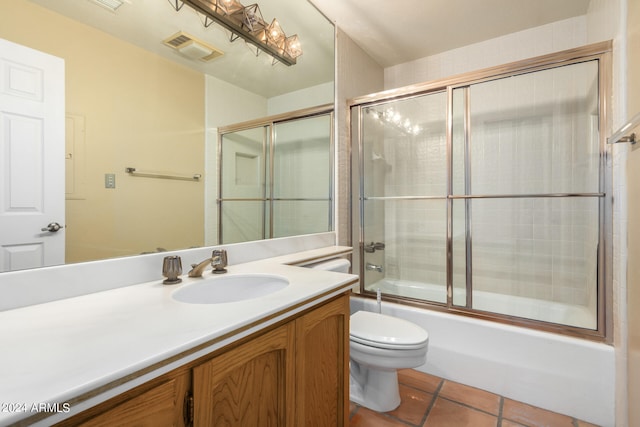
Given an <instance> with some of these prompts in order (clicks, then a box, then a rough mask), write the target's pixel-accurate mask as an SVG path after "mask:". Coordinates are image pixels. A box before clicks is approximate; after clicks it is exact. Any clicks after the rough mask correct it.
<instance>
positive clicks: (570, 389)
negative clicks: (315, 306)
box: [351, 296, 615, 427]
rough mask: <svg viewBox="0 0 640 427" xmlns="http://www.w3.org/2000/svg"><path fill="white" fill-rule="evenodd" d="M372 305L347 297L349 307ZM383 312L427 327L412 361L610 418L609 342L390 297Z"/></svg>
mask: <svg viewBox="0 0 640 427" xmlns="http://www.w3.org/2000/svg"><path fill="white" fill-rule="evenodd" d="M358 310H367V311H377V304H376V301H375V300H374V299H369V298H362V297H358V296H354V297H352V299H351V311H352V312H355V311H358ZM382 312H383V313H385V314H390V315H392V316H396V317H400V318H403V319H407V320H409V321H412V322H414V323H416V324H418V325H420V326H422V327H423V328H424V329H426V330H427V331H428V332H429V349H428V352H427V363H425V364H424V365H423V366H421V367H419V368H417V369H418V370H420V371H423V372H426V373H429V374H432V375H437V376H439V377H443V378H446V379H449V380H452V381H456V382H461V383H464V384H467V385H470V386H473V387H477V388H481V389H484V390H487V391H491V392H493V393H497V394H500V395H503V396H505V397H508V398H511V399H514V400H518V401H522V402H525V403H528V404H531V405H535V406H538V407H541V408H545V409H548V410H551V411H555V412H559V413H563V414H566V415H571V416H574V417H576V418H579V419H581V420H584V421H587V422H590V423H594V424H597V425H601V426H611V427H613V426H614V425H615V421H614V420H615V398H614V397H615V383H614V379H615V356H614V350H613V347H611V346H609V345H606V344H600V343H594V342H591V341H588V340H581V339H577V338H572V337H566V336H562V335H557V334H551V333H546V332H540V331H536V330H530V329H526V328H520V327H516V326H510V325H504V324H500V323H494V322H489V321H483V320H477V319H472V318H468V317H465V316H457V315H453V314H449V313H442V312H437V311H432V310H425V309H419V308H415V307H411V306H406V305H400V304H395V303H390V302H383V303H382Z"/></svg>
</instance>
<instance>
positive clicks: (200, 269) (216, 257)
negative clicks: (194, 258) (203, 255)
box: [188, 249, 227, 277]
mask: <svg viewBox="0 0 640 427" xmlns="http://www.w3.org/2000/svg"><path fill="white" fill-rule="evenodd" d="M208 265H211V267H213V270H211V272H212V273H215V274H221V273H226V272H227V270H226V268H225V267H226V266H227V251H225V250H224V249H214V250H213V252H211V258H207V259H205V260H204V261H202V262H200V263H198V264H191V270H190V271H189V273H188V274H189V277H202V273H204V269H205V268H207V266H208Z"/></svg>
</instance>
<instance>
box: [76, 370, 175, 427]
mask: <svg viewBox="0 0 640 427" xmlns="http://www.w3.org/2000/svg"><path fill="white" fill-rule="evenodd" d="M185 393H186V388H185V386H184V381H183V380H182V379H181V378H177V379H172V380H169V381H167V382H165V383H163V384H161V385H159V386H157V387H154V388H152V389H151V390H148V391H146V392H144V393H141V394H138V395H135V396H133V393H132V392H130V393H124V394H123V395H122V397H126V396H128V395H131V396H133V397H131V398H129V399H128V400H126V401H124V402H123V403H121V404H119V405H117V406H115V407H113V408H111V409H109V410H107V411H105V412H102V413H101V414H99V415H97V416H95V417H93V418H91V419H89V420H87V421H84V422H81V423H76V422H75V421H73V420H72V421H71V424H69V425H74V426H82V427H111V426H116V425H122V426H137V427H145V426H148V427H158V426H160V427H161V426H167V427H169V426H183V425H184V422H183V414H182V404H183V400H184V394H185Z"/></svg>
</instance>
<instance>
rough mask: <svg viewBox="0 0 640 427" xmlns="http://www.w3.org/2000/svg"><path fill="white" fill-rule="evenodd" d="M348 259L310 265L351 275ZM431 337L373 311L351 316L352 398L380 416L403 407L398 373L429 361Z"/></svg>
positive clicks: (415, 327) (405, 321)
mask: <svg viewBox="0 0 640 427" xmlns="http://www.w3.org/2000/svg"><path fill="white" fill-rule="evenodd" d="M350 266H351V264H350V263H349V261H348V260H346V259H342V258H340V259H333V260H329V261H324V262H318V263H316V264H313V265H309V266H308V267H310V268H316V269H320V270H327V271H336V272H340V273H348V272H349V267H350ZM428 344H429V334H428V333H427V331H425V330H424V329H422V328H421V327H420V326H418V325H416V324H415V323H412V322H409V321H407V320H404V319H399V318H397V317H392V316H388V315H385V314H380V313H373V312H370V311H358V312H356V313H353V314H352V315H351V321H350V327H349V352H350V355H349V357H350V360H349V398H350V400H351V401H352V402H354V403H357V404H359V405H361V406H364V407H366V408H369V409H372V410H374V411H378V412H388V411H392V410H394V409H396V408H397V407H398V405H400V390H399V387H398V369H406V368H417V367H418V366H421V365H423V364H424V363H425V362H426V360H427V346H428Z"/></svg>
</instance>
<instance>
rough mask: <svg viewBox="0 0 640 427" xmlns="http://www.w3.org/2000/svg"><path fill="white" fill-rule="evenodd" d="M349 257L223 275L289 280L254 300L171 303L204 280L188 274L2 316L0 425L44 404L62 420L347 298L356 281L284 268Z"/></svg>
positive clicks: (320, 253) (303, 259) (291, 258)
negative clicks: (183, 289)
mask: <svg viewBox="0 0 640 427" xmlns="http://www.w3.org/2000/svg"><path fill="white" fill-rule="evenodd" d="M348 251H350V248H344V247H332V248H323V249H316V250H311V251H305V252H299V253H296V254H291V255H285V256H279V257H276V258H270V259H265V260H260V261H253V262H248V263H245V264H239V265H231V266H229V267H228V268H227V269H228V273H227V275H233V274H247V273H263V274H270V275H278V276H283V277H285V278H286V279H287V280H288V281H289V286H287V287H285V288H284V289H282V290H279V291H277V292H275V293H272V294H270V295H267V296H264V297H260V298H256V299H251V300H245V301H239V302H231V303H223V304H214V305H211V304H188V303H182V302H177V301H175V300H174V299H173V298H172V297H171V294H172V293H173V292H175V291H176V290H177V289H180V288H181V287H183V286H185V285H187V284H190V283H194V282H197V281H199V280H202V279H200V278H189V277H186V275H185V276H183V282H182V283H181V284H177V285H163V284H162V281H161V280H156V281H151V282H146V283H141V284H137V285H132V286H126V287H122V288H117V289H112V290H107V291H103V292H96V293H91V294H88V295H83V296H78V297H74V298H68V299H64V300H59V301H53V302H48V303H45V304H37V305H32V306H28V307H24V308H19V309H14V310H8V311H4V312H0V342H1V343H2V352H0V378H1V379H2V380H1V382H0V405H2V407H0V425H7V424H11V423H15V422H18V421H20V420H24V419H26V418H30V417H32V416H34V415H37V413H38V410H37V408H39V407H41V406H40V405H42V404H50V405H51V404H53V405H55V404H57V405H58V409H60V410H61V412H69V409H70V410H71V412H69V413H68V414H66V415H61V414H58V416H59V419H57V420H56V421H59V420H61V419H63V418H66V417H67V416H70V415H73V414H75V413H78V412H80V411H81V410H84V409H87V408H88V407H90V406H93V405H95V404H97V403H99V402H100V401H104V400H106V399H108V398H109V397H112V396H113V395H115V394H118V393H121V392H122V391H125V390H126V389H130V388H133V387H134V386H136V385H138V384H140V383H143V382H145V381H148V380H150V379H152V378H154V377H157V376H159V375H161V374H163V373H166V372H168V371H170V370H172V369H174V368H176V367H178V366H180V365H183V364H185V363H188V362H190V361H192V360H195V359H197V358H198V357H201V356H202V355H205V354H207V353H209V352H211V351H213V350H215V349H218V348H221V347H223V346H225V345H227V344H229V343H230V342H233V341H234V340H237V339H239V338H242V337H244V336H247V335H249V334H251V333H253V332H256V331H258V330H260V329H262V328H265V327H267V326H268V325H270V324H274V323H276V322H278V321H280V320H282V319H285V318H287V317H289V316H291V315H293V314H295V313H297V312H300V311H302V310H305V309H306V308H309V307H312V306H314V305H316V304H319V303H320V302H322V301H325V300H327V299H329V298H331V297H333V296H336V295H339V294H341V293H344V292H346V291H347V290H348V289H350V288H351V286H352V285H353V284H354V283H355V282H356V281H357V276H354V275H351V274H342V273H334V272H327V271H320V270H311V269H308V268H302V267H297V266H294V265H287V264H303V263H307V262H312V261H316V260H321V259H323V258H326V257H328V256H330V255H332V254H333V255H335V254H344V253H347V252H348ZM159 268H160V266H159ZM204 276H205V277H210V276H211V273H210V272H208V271H207V273H205V275H204ZM124 379H126V381H125V380H124ZM114 384H115V385H114ZM96 391H98V393H96ZM94 393H95V394H97V396H96V397H90V396H92V395H93V394H94ZM65 404H66V405H65ZM34 405H36V406H35V407H34ZM69 406H70V408H69ZM34 409H35V410H34ZM46 421H47V422H50V421H49V420H46Z"/></svg>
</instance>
